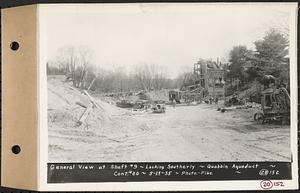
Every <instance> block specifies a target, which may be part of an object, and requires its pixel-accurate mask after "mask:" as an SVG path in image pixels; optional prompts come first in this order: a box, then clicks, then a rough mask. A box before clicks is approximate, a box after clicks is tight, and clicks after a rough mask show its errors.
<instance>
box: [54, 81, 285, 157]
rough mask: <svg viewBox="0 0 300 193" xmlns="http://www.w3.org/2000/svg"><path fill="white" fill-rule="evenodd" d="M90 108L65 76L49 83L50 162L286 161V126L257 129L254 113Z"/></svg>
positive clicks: (209, 108) (205, 107)
mask: <svg viewBox="0 0 300 193" xmlns="http://www.w3.org/2000/svg"><path fill="white" fill-rule="evenodd" d="M78 101H80V102H81V103H83V104H88V103H89V100H88V99H87V97H86V96H84V95H83V94H82V93H80V91H78V90H76V89H74V88H72V87H71V86H70V85H69V84H68V83H65V82H64V77H59V76H54V77H49V78H48V136H49V137H48V139H49V149H48V156H49V161H50V162H66V161H69V162H71V161H72V162H78V161H81V162H123V161H124V162H125V161H128V162H129V161H132V162H138V161H161V162H169V161H189V162H192V161H195V162H196V161H290V143H289V142H290V126H282V125H269V124H264V125H260V124H257V123H255V122H254V121H253V114H254V112H255V111H256V109H255V108H251V109H232V110H228V111H226V112H225V113H221V112H220V111H217V110H216V109H217V107H218V106H217V105H208V104H200V105H196V106H193V105H191V106H184V105H180V106H176V107H175V108H173V107H171V106H167V111H166V113H164V114H153V113H151V112H146V111H131V110H126V109H121V108H118V107H116V106H114V105H112V104H110V103H108V102H105V101H104V100H102V99H100V98H97V101H98V103H99V105H100V106H101V108H100V109H98V108H94V109H93V110H92V111H91V113H90V114H89V116H88V118H87V119H86V121H85V123H84V124H83V125H81V126H79V127H78V126H76V121H77V120H78V117H80V114H81V113H82V112H83V111H84V109H83V108H82V107H80V106H78V105H76V102H78Z"/></svg>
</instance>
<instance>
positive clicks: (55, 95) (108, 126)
mask: <svg viewBox="0 0 300 193" xmlns="http://www.w3.org/2000/svg"><path fill="white" fill-rule="evenodd" d="M94 100H95V101H96V103H97V104H98V105H97V106H98V107H93V108H92V109H91V111H90V112H89V114H88V116H87V118H86V119H85V120H84V122H83V123H82V124H81V125H78V120H79V119H80V117H81V115H82V114H83V112H84V111H85V110H86V108H84V107H82V105H83V106H91V100H90V99H89V97H88V96H87V95H86V94H84V92H82V91H80V90H78V89H76V88H74V87H72V85H71V83H68V82H65V77H64V76H48V129H49V135H50V136H52V137H59V136H60V135H61V134H62V132H63V133H64V134H66V135H67V134H68V133H69V134H71V133H76V135H77V134H80V135H79V136H82V137H87V136H85V135H86V134H87V131H89V132H92V133H93V135H95V136H97V135H102V136H109V137H110V138H114V137H116V138H120V137H123V136H125V135H130V133H136V132H140V131H143V129H142V128H140V127H139V126H140V124H139V123H136V121H135V120H133V118H132V117H130V116H127V117H126V116H121V115H124V114H126V113H128V110H124V109H121V108H118V107H116V106H114V105H113V104H111V103H108V102H105V101H103V100H101V99H99V98H96V97H95V98H94ZM78 104H81V105H78ZM129 114H130V113H129ZM119 116H120V117H121V118H119ZM122 118H125V119H132V122H131V125H123V122H122ZM135 123H136V124H135ZM77 136H78V135H77Z"/></svg>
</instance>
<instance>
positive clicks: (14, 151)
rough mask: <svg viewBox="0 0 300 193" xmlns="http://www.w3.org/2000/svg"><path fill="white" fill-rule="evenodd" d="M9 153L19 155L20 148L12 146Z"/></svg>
mask: <svg viewBox="0 0 300 193" xmlns="http://www.w3.org/2000/svg"><path fill="white" fill-rule="evenodd" d="M11 151H12V152H13V153H14V154H19V153H20V152H21V147H20V146H18V145H14V146H12V148H11Z"/></svg>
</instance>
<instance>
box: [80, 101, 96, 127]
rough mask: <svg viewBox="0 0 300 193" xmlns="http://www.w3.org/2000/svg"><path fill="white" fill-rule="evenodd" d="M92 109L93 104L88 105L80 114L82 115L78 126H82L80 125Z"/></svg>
mask: <svg viewBox="0 0 300 193" xmlns="http://www.w3.org/2000/svg"><path fill="white" fill-rule="evenodd" d="M92 109H93V104H90V105H89V106H88V107H87V108H86V109H85V111H84V112H83V113H82V115H81V116H80V118H79V120H78V122H77V124H78V126H80V125H82V123H83V122H84V121H85V120H86V118H87V117H88V116H89V114H90V112H91V110H92Z"/></svg>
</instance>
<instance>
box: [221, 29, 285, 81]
mask: <svg viewBox="0 0 300 193" xmlns="http://www.w3.org/2000/svg"><path fill="white" fill-rule="evenodd" d="M254 46H255V50H251V49H248V48H247V47H246V46H243V45H239V46H235V47H233V49H232V50H231V51H230V53H229V65H228V66H227V69H226V80H227V81H229V82H230V83H232V82H234V81H238V82H239V83H240V85H241V86H242V85H245V84H248V83H251V82H253V81H254V80H256V81H261V80H262V78H263V76H264V75H272V76H274V77H275V78H276V80H277V83H278V84H284V85H289V77H290V76H289V70H290V60H289V56H288V54H289V41H288V35H287V33H282V32H281V31H279V30H277V29H270V30H269V31H267V32H266V34H265V36H264V37H263V38H262V39H261V40H257V41H255V42H254Z"/></svg>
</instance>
